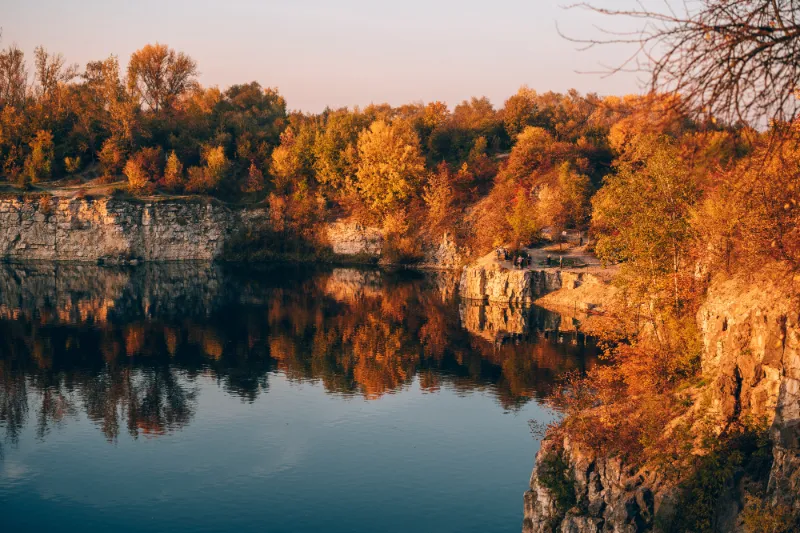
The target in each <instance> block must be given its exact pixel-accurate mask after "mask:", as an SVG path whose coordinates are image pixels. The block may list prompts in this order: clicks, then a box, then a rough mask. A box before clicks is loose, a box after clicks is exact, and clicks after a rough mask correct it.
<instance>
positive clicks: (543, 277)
mask: <svg viewBox="0 0 800 533" xmlns="http://www.w3.org/2000/svg"><path fill="white" fill-rule="evenodd" d="M588 285H593V286H603V287H607V284H606V283H604V282H602V281H601V280H600V279H599V278H598V277H597V276H595V275H594V274H592V273H590V272H581V271H572V270H560V269H557V268H547V269H540V270H536V269H523V270H516V269H507V268H504V267H502V266H501V265H498V264H497V263H488V264H486V263H477V264H473V265H469V266H467V267H465V268H464V270H463V272H462V274H461V282H460V284H459V290H460V292H461V297H462V298H467V299H471V300H482V301H488V302H492V303H506V304H508V303H514V304H525V303H533V302H537V303H547V302H549V304H550V305H545V307H550V306H560V307H563V306H566V305H573V304H574V305H578V306H580V308H581V309H582V310H584V311H585V310H588V309H590V308H593V307H594V306H597V305H600V303H599V302H598V303H596V304H595V303H592V302H587V301H584V300H585V296H586V295H583V294H581V295H580V296H578V293H577V292H576V293H570V295H567V291H572V290H574V289H577V288H579V287H583V286H588ZM560 289H564V291H560ZM556 291H560V292H559V295H560V296H559V297H555V296H554V297H552V298H551V300H541V301H539V300H540V299H541V298H542V297H543V296H545V295H549V294H551V293H554V292H556ZM575 297H578V299H579V300H580V301H577V300H575V301H574V302H573V300H574V299H575Z"/></svg>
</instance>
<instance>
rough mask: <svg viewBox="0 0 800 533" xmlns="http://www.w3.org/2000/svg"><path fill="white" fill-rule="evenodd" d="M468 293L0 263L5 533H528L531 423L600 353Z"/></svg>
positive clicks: (275, 275) (403, 278) (267, 272)
mask: <svg viewBox="0 0 800 533" xmlns="http://www.w3.org/2000/svg"><path fill="white" fill-rule="evenodd" d="M457 285H458V280H457V278H456V277H454V276H453V275H452V274H447V273H424V274H423V273H417V272H411V271H400V272H389V271H381V270H361V269H346V268H330V269H326V270H319V269H307V268H301V267H272V268H266V267H264V268H244V267H236V266H230V265H209V264H195V263H181V264H163V265H157V264H152V265H144V266H139V267H132V268H102V267H98V266H94V265H75V264H52V263H29V264H6V265H2V264H0V443H2V444H1V446H2V447H1V448H0V516H2V519H0V520H1V521H2V527H0V529H2V531H9V532H11V531H13V532H18V531H19V532H25V531H76V532H78V531H79V532H100V531H103V532H105V531H116V532H125V531H136V532H142V531H144V532H149V531H170V532H184V531H185V532H189V531H191V532H197V531H233V530H236V531H240V532H249V531H270V532H321V531H325V532H329V533H330V532H407V531H414V532H438V533H441V532H450V531H452V532H482V533H486V532H517V531H519V530H520V529H521V523H522V494H523V492H524V491H525V490H526V489H527V488H528V480H529V477H530V473H531V469H532V467H533V460H534V454H535V453H536V451H537V449H538V442H537V441H536V440H535V439H534V437H533V436H532V435H531V432H530V429H529V423H528V421H529V420H536V421H538V422H540V423H547V422H549V421H551V420H553V419H554V416H555V414H554V413H553V412H552V411H550V410H549V409H548V408H547V407H546V405H545V404H544V402H543V399H544V398H545V397H546V395H547V394H548V393H549V392H550V391H551V390H552V388H553V386H554V385H555V384H556V383H557V380H558V379H559V377H560V376H563V375H564V374H565V373H566V372H571V371H578V372H582V371H585V370H586V369H587V368H589V367H591V366H592V365H593V364H595V361H596V352H597V350H596V348H595V347H594V346H593V344H592V342H591V341H590V340H588V339H585V338H584V337H583V336H582V335H580V334H578V333H576V332H574V331H573V327H572V326H571V325H566V324H562V319H561V317H560V316H559V315H556V314H553V313H550V312H547V311H545V310H544V309H541V308H537V307H527V308H522V307H513V306H489V305H484V304H482V303H480V302H467V301H461V300H459V298H458V295H457ZM559 329H560V330H561V331H559Z"/></svg>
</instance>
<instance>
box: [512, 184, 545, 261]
mask: <svg viewBox="0 0 800 533" xmlns="http://www.w3.org/2000/svg"><path fill="white" fill-rule="evenodd" d="M507 218H508V224H509V226H510V227H511V234H510V237H511V244H512V246H515V247H516V246H529V245H530V244H532V243H533V242H535V241H536V240H537V239H538V238H539V232H540V231H541V227H540V226H539V224H538V221H537V216H536V205H535V203H534V202H533V200H532V199H531V197H530V195H529V194H528V193H527V192H526V191H524V190H522V189H520V190H519V191H517V194H516V196H515V197H514V201H513V204H512V205H511V211H510V212H509V213H508V215H507Z"/></svg>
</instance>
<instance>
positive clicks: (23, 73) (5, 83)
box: [0, 44, 28, 108]
mask: <svg viewBox="0 0 800 533" xmlns="http://www.w3.org/2000/svg"><path fill="white" fill-rule="evenodd" d="M27 87H28V71H27V68H26V66H25V54H24V52H23V51H22V50H21V49H20V48H19V47H18V46H17V45H15V44H12V45H11V46H9V47H8V48H6V49H5V50H3V51H0V108H3V107H5V106H7V105H10V106H15V107H21V106H22V105H23V103H24V101H25V91H26V90H27Z"/></svg>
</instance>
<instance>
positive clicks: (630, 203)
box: [592, 137, 700, 310]
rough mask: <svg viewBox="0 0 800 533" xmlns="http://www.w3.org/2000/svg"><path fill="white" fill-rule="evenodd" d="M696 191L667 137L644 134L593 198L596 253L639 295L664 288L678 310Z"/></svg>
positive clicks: (696, 197)
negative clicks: (620, 269)
mask: <svg viewBox="0 0 800 533" xmlns="http://www.w3.org/2000/svg"><path fill="white" fill-rule="evenodd" d="M699 195H700V189H699V187H698V185H697V183H696V178H695V177H694V176H693V174H692V172H691V168H690V167H689V165H688V163H686V162H685V161H684V160H683V159H682V158H681V156H680V153H679V150H678V148H677V147H676V146H675V145H674V143H673V142H672V141H671V140H670V139H669V138H666V137H643V138H641V139H640V140H639V142H638V143H637V145H636V146H635V147H633V148H632V150H631V153H630V154H628V155H627V156H624V157H623V158H622V159H621V161H620V162H619V164H618V168H617V172H616V173H615V174H613V175H610V176H608V177H606V179H605V180H604V181H603V187H602V188H601V189H600V191H599V192H598V193H597V194H596V195H595V197H594V199H593V202H592V204H593V220H592V227H593V231H594V232H595V234H596V235H597V236H598V241H597V247H596V252H597V255H598V257H600V258H601V259H602V260H605V261H621V262H623V266H624V268H625V272H626V274H627V277H628V279H629V280H630V281H631V282H633V287H634V288H637V289H638V290H639V291H640V292H641V293H642V294H646V293H650V294H653V293H655V292H656V291H658V290H659V289H669V288H670V287H669V285H670V283H669V281H668V280H670V279H671V280H672V283H671V285H672V287H671V292H673V296H674V301H675V307H676V310H677V309H679V308H680V287H679V279H680V273H681V270H682V269H683V268H686V267H687V266H688V265H687V254H688V250H689V247H690V246H691V242H692V240H691V239H692V236H693V234H694V232H693V230H692V227H691V224H690V218H689V217H690V213H691V210H692V208H693V206H694V205H695V203H696V202H697V200H698V198H699Z"/></svg>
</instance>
